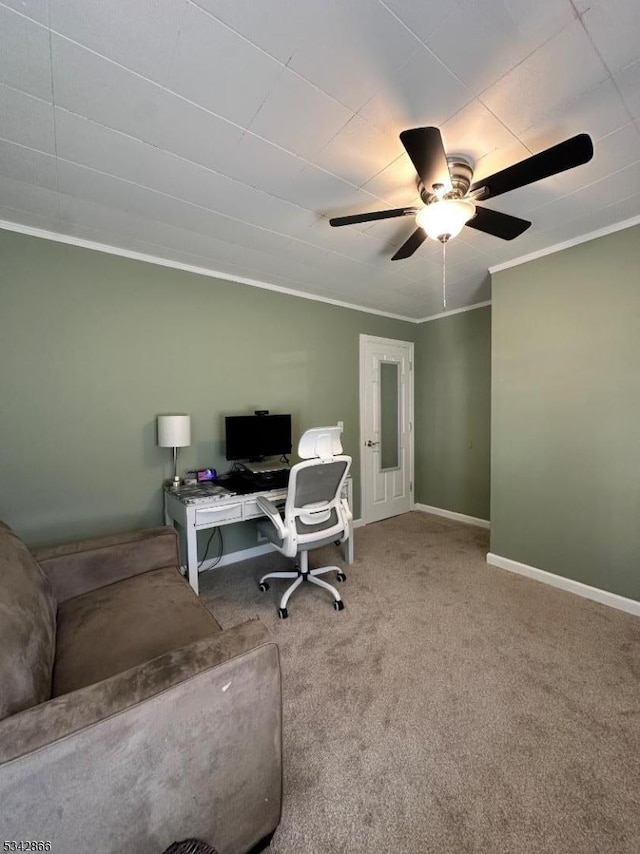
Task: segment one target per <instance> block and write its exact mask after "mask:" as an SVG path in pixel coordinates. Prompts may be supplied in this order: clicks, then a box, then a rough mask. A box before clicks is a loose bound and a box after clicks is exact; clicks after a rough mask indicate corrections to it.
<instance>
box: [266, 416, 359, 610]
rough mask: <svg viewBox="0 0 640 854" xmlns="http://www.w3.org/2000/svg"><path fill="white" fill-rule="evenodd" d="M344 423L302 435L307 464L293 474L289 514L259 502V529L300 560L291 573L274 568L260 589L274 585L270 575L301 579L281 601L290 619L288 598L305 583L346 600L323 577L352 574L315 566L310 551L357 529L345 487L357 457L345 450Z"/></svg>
mask: <svg viewBox="0 0 640 854" xmlns="http://www.w3.org/2000/svg"><path fill="white" fill-rule="evenodd" d="M341 433H342V427H315V428H313V429H312V430H307V432H306V433H305V434H304V435H303V437H302V438H301V439H300V444H299V445H298V456H299V457H301V458H302V459H303V460H304V462H301V463H297V464H296V465H294V466H293V468H292V469H291V474H290V475H289V488H288V491H287V501H286V504H285V506H284V518H283V517H282V516H281V515H280V513H279V512H278V509H277V508H276V506H275V505H274V504H273V502H271V501H269V499H268V498H265V497H264V496H262V495H260V496H258V498H257V502H258V504H259V506H260V508H261V509H262V511H263V512H264V513H265V514H266V515H267V518H266V519H261V520H260V522H258V530H259V531H260V532H261V533H262V534H264V536H265V537H267V539H268V540H269V541H270V542H271V544H272V545H273V546H274V548H276V549H277V550H278V551H279V552H281V553H282V554H283V555H286V556H287V557H293V558H296V557H297V558H298V560H299V563H297V564H296V568H295V569H294V570H292V571H290V572H269V573H268V574H267V575H264V576H263V577H262V578H261V579H260V582H259V585H260V590H262V591H266V590H268V589H269V585H268V584H267V579H268V578H295V579H296V580H295V581H294V582H293V584H292V585H291V586H290V587H289V588H288V589H287V590H286V592H285V593H284V595H283V597H282V599H281V600H280V608H279V609H278V615H279V616H280V617H281V618H282V619H285V618H286V617H288V612H287V602H288V601H289V597H290V596H291V594H292V593H293V591H294V590H295V589H296V588H298V587H299V586H300V585H301V584H302V582H303V581H311V582H312V583H313V584H317V585H318V587H323V588H324V589H325V590H328V591H329V592H330V593H331V594H332V596H333V599H334V602H333V607H334V608H335V609H336V611H342V609H343V608H344V603H343V601H342V599H341V598H340V594H339V593H338V591H337V590H336V588H335V587H332V586H331V584H328V583H327V582H326V581H323V580H322V579H321V578H318V576H319V575H324V573H326V572H332V571H334V572H336V573H337V578H338V581H345V580H346V575H345V574H344V573H343V572H342V570H341V569H340V567H338V566H323V567H321V568H320V569H312V570H309V555H308V552H309V550H310V549H317V548H320V546H325V545H328V544H329V543H343V542H344V541H345V540H346V539H347V538H348V536H349V532H350V528H351V520H352V517H351V510H350V509H349V503H348V502H347V500H346V498H343V497H342V490H343V487H344V482H345V480H346V477H347V474H348V472H349V468H350V466H351V457H347V456H344V455H343V454H342V444H341V442H340V434H341Z"/></svg>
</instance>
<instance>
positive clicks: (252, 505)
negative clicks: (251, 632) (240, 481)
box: [164, 477, 353, 594]
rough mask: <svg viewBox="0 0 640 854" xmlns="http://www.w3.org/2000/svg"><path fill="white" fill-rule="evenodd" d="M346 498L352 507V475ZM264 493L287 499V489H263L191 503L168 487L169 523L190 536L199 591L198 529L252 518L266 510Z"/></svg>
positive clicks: (349, 552) (347, 552)
mask: <svg viewBox="0 0 640 854" xmlns="http://www.w3.org/2000/svg"><path fill="white" fill-rule="evenodd" d="M345 492H346V494H345V496H344V497H345V498H346V499H347V500H348V502H349V507H350V508H352V507H353V504H352V496H353V485H352V482H351V478H350V477H348V478H347V482H346V484H345ZM258 495H264V497H265V498H268V499H269V500H270V501H273V502H274V504H278V503H284V501H285V499H286V497H287V489H286V487H285V488H284V489H272V490H261V491H260V492H252V493H250V494H249V495H230V496H228V497H224V498H210V499H208V500H206V501H203V500H202V499H199V501H200V502H201V503H198V504H187V503H186V502H185V501H181V500H180V499H179V498H178V497H177V496H176V495H175V494H174V493H173V492H172V491H171V489H170V488H165V490H164V520H165V524H167V525H173V526H175V527H177V528H178V533H179V534H181V535H182V536H183V537H186V543H185V546H186V554H187V574H188V576H189V584H190V585H191V586H192V587H193V589H194V590H195V592H196V594H197V593H198V540H197V537H198V531H203V530H206V529H207V528H217V527H219V526H220V525H233V524H235V523H236V522H249V521H251V520H252V519H259V518H260V517H262V516H264V515H265V514H264V513H263V512H262V510H261V509H260V507H259V506H258V502H257V501H256V498H257V497H258ZM343 554H344V559H345V561H346V563H348V564H351V563H353V523H352V524H351V525H350V526H349V536H348V537H347V539H346V540H345V542H344V544H343Z"/></svg>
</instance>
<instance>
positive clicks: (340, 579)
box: [336, 572, 347, 581]
mask: <svg viewBox="0 0 640 854" xmlns="http://www.w3.org/2000/svg"><path fill="white" fill-rule="evenodd" d="M336 578H337V579H338V581H346V580H347V576H346V575H345V574H344V572H339V573H338V574H337V575H336Z"/></svg>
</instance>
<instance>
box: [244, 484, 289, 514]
mask: <svg viewBox="0 0 640 854" xmlns="http://www.w3.org/2000/svg"><path fill="white" fill-rule="evenodd" d="M265 498H268V499H269V501H271V502H272V503H273V504H275V505H276V507H277V508H278V510H280V511H282V510H283V508H284V503H285V500H286V498H287V490H286V489H283V490H282V491H281V492H274V493H272V494H271V495H265ZM259 516H264V513H263V511H262V510H261V509H260V506H259V505H258V502H257V501H256V500H255V498H251V499H249V500H248V501H246V502H245V505H244V518H245V519H256V518H258V517H259Z"/></svg>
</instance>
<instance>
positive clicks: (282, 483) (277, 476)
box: [252, 469, 290, 489]
mask: <svg viewBox="0 0 640 854" xmlns="http://www.w3.org/2000/svg"><path fill="white" fill-rule="evenodd" d="M289 474H290V472H289V469H279V470H278V471H274V472H265V473H263V474H255V475H253V477H252V481H253V483H254V484H255V486H256V488H257V489H285V488H286V487H287V486H288V485H289Z"/></svg>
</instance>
